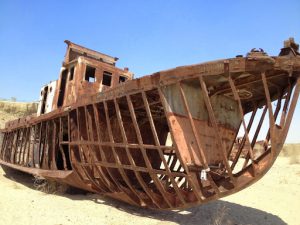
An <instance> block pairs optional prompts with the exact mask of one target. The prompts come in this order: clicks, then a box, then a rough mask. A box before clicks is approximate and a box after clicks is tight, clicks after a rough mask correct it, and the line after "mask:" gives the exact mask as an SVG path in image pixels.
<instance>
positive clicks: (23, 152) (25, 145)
mask: <svg viewBox="0 0 300 225" xmlns="http://www.w3.org/2000/svg"><path fill="white" fill-rule="evenodd" d="M24 129H25V137H24V139H25V140H24V147H23V151H22V156H21V165H24V159H25V154H26V151H27V143H28V133H29V132H28V131H29V129H30V128H28V127H26V128H24Z"/></svg>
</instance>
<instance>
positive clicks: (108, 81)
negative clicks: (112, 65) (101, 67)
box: [102, 71, 112, 86]
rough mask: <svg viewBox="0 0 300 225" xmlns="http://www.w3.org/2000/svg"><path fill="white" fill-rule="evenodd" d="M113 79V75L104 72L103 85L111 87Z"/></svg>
mask: <svg viewBox="0 0 300 225" xmlns="http://www.w3.org/2000/svg"><path fill="white" fill-rule="evenodd" d="M111 77H112V73H110V72H107V71H104V72H103V79H102V84H103V85H106V86H110V85H111Z"/></svg>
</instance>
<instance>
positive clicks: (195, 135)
mask: <svg viewBox="0 0 300 225" xmlns="http://www.w3.org/2000/svg"><path fill="white" fill-rule="evenodd" d="M177 86H178V88H179V90H180V95H181V99H182V101H183V106H184V108H185V111H186V113H187V116H188V119H189V122H190V125H191V128H192V131H193V135H194V137H195V140H196V144H197V147H198V150H199V153H200V162H201V164H202V166H203V167H204V169H206V170H207V169H209V166H208V164H207V160H206V157H205V154H204V151H203V146H202V143H201V141H200V139H199V137H198V132H197V129H196V126H195V123H194V120H193V117H192V114H191V112H190V110H189V106H188V103H187V99H186V97H185V94H184V91H183V89H182V86H181V83H180V82H178V83H177ZM207 178H208V180H209V182H210V184H211V186H212V188H213V189H214V190H215V192H216V195H217V196H218V195H219V193H220V190H219V188H218V186H217V185H216V183H215V181H214V180H213V179H212V177H211V174H210V173H209V172H208V173H207Z"/></svg>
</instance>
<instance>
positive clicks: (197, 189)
mask: <svg viewBox="0 0 300 225" xmlns="http://www.w3.org/2000/svg"><path fill="white" fill-rule="evenodd" d="M157 90H158V93H159V97H160V99H161V104H162V105H163V108H164V113H165V117H166V119H167V123H168V127H169V128H170V134H171V138H172V143H173V145H174V146H175V152H176V155H178V156H179V158H178V159H179V161H180V165H182V167H183V169H184V171H186V173H187V174H189V175H190V176H187V177H186V179H187V180H188V182H189V184H190V185H191V186H192V189H193V193H194V194H195V196H196V198H197V199H198V201H202V200H203V199H204V196H203V195H201V194H200V193H201V191H202V190H201V187H200V186H199V185H198V184H197V183H195V182H194V178H196V175H195V174H192V173H191V172H190V171H189V168H188V167H187V165H186V164H185V162H184V161H183V159H182V156H181V154H180V151H179V149H178V146H177V143H176V142H175V140H174V135H175V134H174V131H173V130H172V129H171V124H170V121H169V119H168V114H167V105H166V104H167V100H166V99H165V97H164V94H163V92H162V90H161V87H159V88H158V89H157Z"/></svg>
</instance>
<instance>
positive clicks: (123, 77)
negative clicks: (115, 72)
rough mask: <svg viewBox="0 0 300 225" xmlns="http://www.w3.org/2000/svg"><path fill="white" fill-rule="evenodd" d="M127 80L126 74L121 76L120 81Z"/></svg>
mask: <svg viewBox="0 0 300 225" xmlns="http://www.w3.org/2000/svg"><path fill="white" fill-rule="evenodd" d="M126 80H127V77H125V76H120V77H119V83H123V82H125V81H126Z"/></svg>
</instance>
